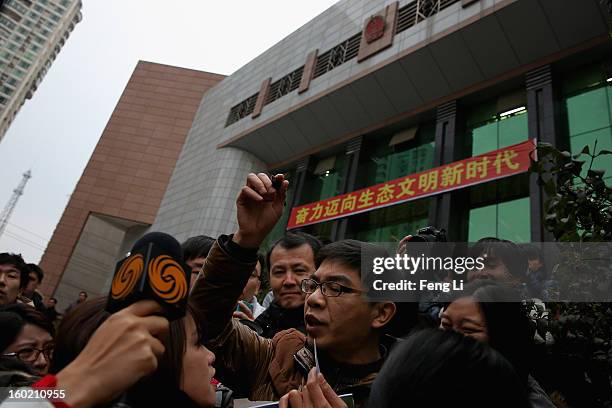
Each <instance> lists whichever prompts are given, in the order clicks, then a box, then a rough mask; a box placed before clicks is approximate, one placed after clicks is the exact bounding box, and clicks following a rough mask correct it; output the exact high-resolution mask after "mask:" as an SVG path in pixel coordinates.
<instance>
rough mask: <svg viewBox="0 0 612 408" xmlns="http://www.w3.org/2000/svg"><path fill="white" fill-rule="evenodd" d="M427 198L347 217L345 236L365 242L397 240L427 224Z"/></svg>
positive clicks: (428, 202)
mask: <svg viewBox="0 0 612 408" xmlns="http://www.w3.org/2000/svg"><path fill="white" fill-rule="evenodd" d="M429 204H430V199H429V198H423V199H420V200H415V201H410V202H407V203H404V204H398V205H394V206H391V207H386V208H382V209H379V210H373V211H369V212H366V213H363V214H358V215H354V216H352V217H349V220H348V228H347V238H353V239H358V240H361V241H367V242H398V241H399V240H401V239H402V238H404V237H405V236H406V235H408V234H413V233H415V232H416V230H418V229H419V228H423V227H426V226H427V225H428V215H429Z"/></svg>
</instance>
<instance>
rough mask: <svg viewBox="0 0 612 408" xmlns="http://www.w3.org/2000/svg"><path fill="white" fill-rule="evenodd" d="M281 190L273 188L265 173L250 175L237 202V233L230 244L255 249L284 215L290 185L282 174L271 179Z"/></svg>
mask: <svg viewBox="0 0 612 408" xmlns="http://www.w3.org/2000/svg"><path fill="white" fill-rule="evenodd" d="M273 179H274V180H275V181H276V183H277V185H280V188H279V189H278V190H277V189H275V188H274V187H273V186H272V180H271V179H270V177H268V175H267V174H265V173H258V174H255V173H250V174H249V175H248V176H247V180H246V185H245V186H244V187H242V189H241V190H240V193H239V194H238V198H237V199H236V210H237V218H238V232H236V233H235V234H234V238H233V241H234V242H235V243H237V244H238V245H240V246H242V247H244V248H257V247H259V245H261V243H262V242H263V240H264V239H265V238H266V236H267V235H268V233H269V232H270V231H271V230H272V228H274V225H276V223H277V221H278V220H279V218H280V217H281V215H282V214H283V208H284V206H285V198H286V196H287V188H288V187H289V182H288V181H287V180H285V178H284V176H283V175H282V174H277V175H276V176H273Z"/></svg>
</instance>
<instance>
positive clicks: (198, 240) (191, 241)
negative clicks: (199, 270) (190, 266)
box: [181, 235, 215, 261]
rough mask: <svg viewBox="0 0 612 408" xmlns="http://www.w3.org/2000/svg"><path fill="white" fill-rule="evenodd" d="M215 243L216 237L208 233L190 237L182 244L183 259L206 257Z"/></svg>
mask: <svg viewBox="0 0 612 408" xmlns="http://www.w3.org/2000/svg"><path fill="white" fill-rule="evenodd" d="M214 243H215V239H214V238H213V237H209V236H208V235H198V236H195V237H191V238H188V239H187V240H186V241H185V242H183V243H182V244H181V249H182V250H183V259H185V261H189V260H191V259H196V258H206V257H207V256H208V252H209V251H210V248H212V246H213V244H214Z"/></svg>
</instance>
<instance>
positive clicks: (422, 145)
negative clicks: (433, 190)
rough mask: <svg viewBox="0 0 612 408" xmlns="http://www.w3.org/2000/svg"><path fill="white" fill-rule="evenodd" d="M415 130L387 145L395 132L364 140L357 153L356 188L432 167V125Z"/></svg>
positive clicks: (433, 127) (434, 129)
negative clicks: (409, 137)
mask: <svg viewBox="0 0 612 408" xmlns="http://www.w3.org/2000/svg"><path fill="white" fill-rule="evenodd" d="M406 130H410V131H414V132H415V133H414V137H413V138H411V139H410V140H406V141H404V142H401V143H398V144H395V145H393V146H389V144H390V142H391V140H392V139H393V137H394V135H395V134H392V135H386V136H384V137H378V138H375V137H371V138H368V139H365V140H364V142H363V146H362V148H361V152H360V155H359V168H358V170H357V179H356V181H355V190H358V189H360V188H364V187H369V186H372V185H375V184H378V183H383V182H385V181H389V180H393V179H396V178H400V177H403V176H407V175H409V174H414V173H418V172H420V171H423V170H427V169H430V168H431V167H432V166H433V155H434V137H435V131H436V127H435V124H433V123H429V124H424V125H420V126H418V128H411V129H405V131H406Z"/></svg>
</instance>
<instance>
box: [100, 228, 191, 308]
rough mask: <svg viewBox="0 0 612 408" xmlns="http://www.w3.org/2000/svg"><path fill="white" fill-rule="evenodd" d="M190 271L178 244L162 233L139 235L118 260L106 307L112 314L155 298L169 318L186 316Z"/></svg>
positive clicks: (172, 238)
mask: <svg viewBox="0 0 612 408" xmlns="http://www.w3.org/2000/svg"><path fill="white" fill-rule="evenodd" d="M187 270H189V268H188V267H187V265H186V264H185V261H184V260H183V252H182V250H181V245H180V244H179V243H178V241H177V240H176V239H174V237H172V236H170V235H168V234H166V233H163V232H150V233H148V234H145V235H144V236H143V237H142V238H140V239H139V240H138V241H136V243H135V244H134V246H133V247H132V250H131V252H130V253H129V255H128V256H126V257H125V258H124V259H122V260H121V261H119V262H117V266H116V267H115V274H114V276H113V281H112V284H111V288H110V291H109V294H108V300H107V303H106V310H107V311H108V312H110V313H115V312H117V311H119V310H121V309H123V308H125V307H127V306H129V305H131V304H132V303H134V302H137V301H139V300H143V299H152V300H155V301H157V302H158V303H159V304H160V305H161V306H162V307H163V309H164V313H163V314H164V316H165V317H167V318H168V320H175V319H178V318H181V317H183V316H185V311H186V308H187V296H188V294H189V278H188V275H187V273H186V271H187Z"/></svg>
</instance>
